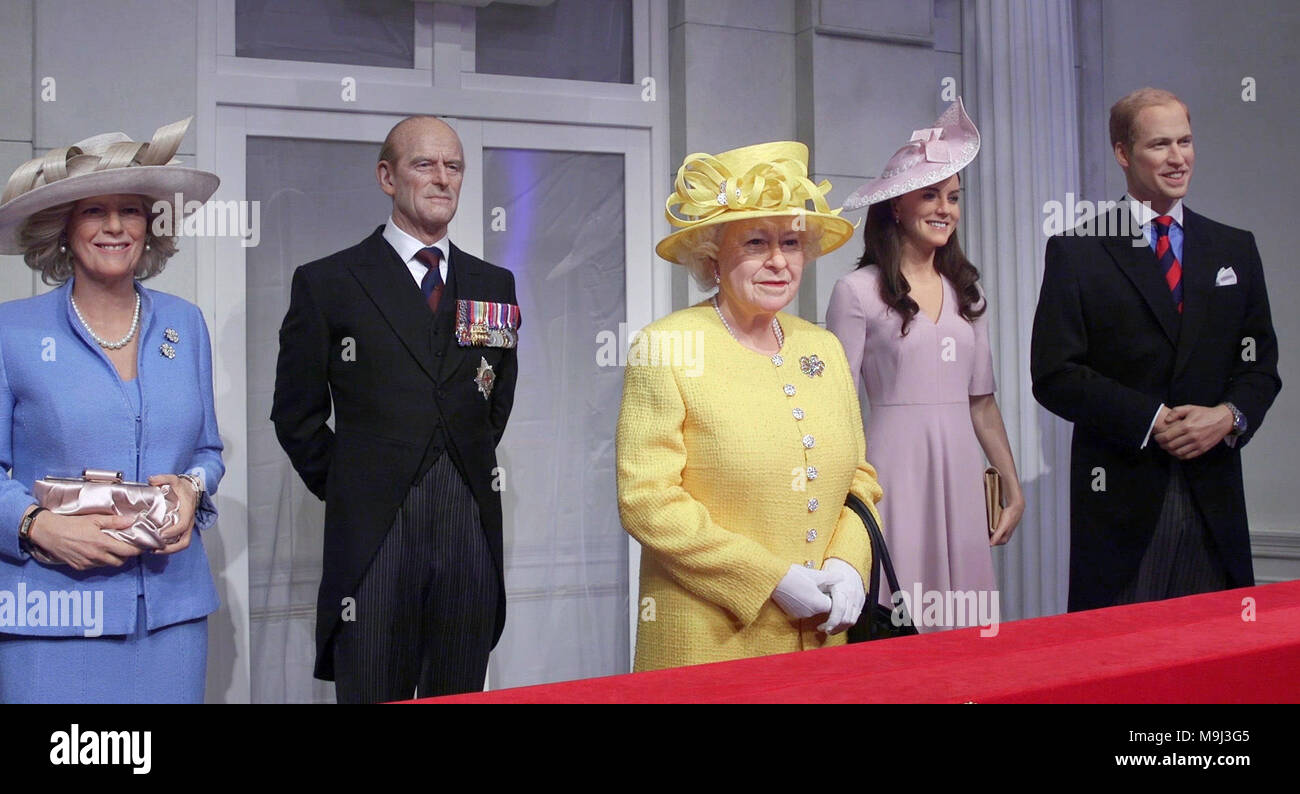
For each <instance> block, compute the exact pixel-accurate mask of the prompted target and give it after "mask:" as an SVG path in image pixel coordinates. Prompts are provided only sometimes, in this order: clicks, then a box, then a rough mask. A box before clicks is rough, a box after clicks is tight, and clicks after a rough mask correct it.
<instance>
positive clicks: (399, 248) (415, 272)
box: [384, 215, 451, 287]
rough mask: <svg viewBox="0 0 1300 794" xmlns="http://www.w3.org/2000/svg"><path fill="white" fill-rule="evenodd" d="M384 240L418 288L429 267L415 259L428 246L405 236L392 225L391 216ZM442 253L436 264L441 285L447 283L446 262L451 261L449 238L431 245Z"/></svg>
mask: <svg viewBox="0 0 1300 794" xmlns="http://www.w3.org/2000/svg"><path fill="white" fill-rule="evenodd" d="M384 239H385V240H387V241H388V244H389V245H391V246H392V247H393V250H394V251H396V252H397V255H398V257H400V258H401V260H402V261H403V262H405V263H406V269H407V270H409V271H411V278H413V279H415V286H417V287H418V286H420V283H421V282H422V281H424V274H425V273H428V272H429V267H428V266H427V265H425V264H424V263H423V262H421V261H420V260H418V259H416V258H415V255H416V254H418V253H419V252H420V251H421V249H424V248H428V247H429V246H427V245H425V244H424V243H422V242H420V241H419V240H417V239H416V238H414V237H412V236H411V235H409V234H407V233H406V232H404V231H402V230H401V229H400V228H398V226H397V224H396V223H393V216H391V215H389V216H388V223H386V224H384ZM432 247H434V248H437V249H438V250H439V251H441V252H442V259H441V260H439V262H438V273H439V274H440V275H441V276H442V283H443V284H446V283H447V262H448V260H450V259H451V238H450V237H449V236H447V235H445V234H444V235H443V236H442V239H441V240H439V241H437V242H436V243H434V244H433V246H432Z"/></svg>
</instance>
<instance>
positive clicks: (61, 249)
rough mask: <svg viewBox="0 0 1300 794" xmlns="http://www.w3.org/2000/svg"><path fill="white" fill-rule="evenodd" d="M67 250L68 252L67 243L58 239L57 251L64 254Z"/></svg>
mask: <svg viewBox="0 0 1300 794" xmlns="http://www.w3.org/2000/svg"><path fill="white" fill-rule="evenodd" d="M67 252H68V244H67V243H66V242H64V241H62V240H60V241H59V253H61V254H66V253H67Z"/></svg>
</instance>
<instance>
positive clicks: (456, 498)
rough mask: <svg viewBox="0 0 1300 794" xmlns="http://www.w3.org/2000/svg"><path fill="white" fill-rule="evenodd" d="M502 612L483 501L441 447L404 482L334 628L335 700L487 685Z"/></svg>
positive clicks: (444, 692)
mask: <svg viewBox="0 0 1300 794" xmlns="http://www.w3.org/2000/svg"><path fill="white" fill-rule="evenodd" d="M496 612H497V573H496V565H495V563H494V562H493V561H492V556H491V553H490V552H489V551H488V547H487V539H486V538H485V537H484V536H483V529H482V527H481V525H480V523H479V510H478V504H477V503H476V502H475V501H474V495H473V493H471V492H470V490H469V486H467V485H466V484H465V481H464V480H462V479H461V476H460V473H459V472H458V471H457V470H456V467H455V465H454V464H453V463H452V462H451V459H450V458H449V457H447V455H446V453H444V454H443V455H441V456H440V457H439V458H438V460H437V461H436V462H435V463H434V464H433V466H432V467H431V468H430V469H429V471H428V472H427V473H426V474H425V475H424V477H423V478H422V479H421V481H420V482H419V484H417V485H415V486H413V487H412V488H411V489H410V491H408V492H407V495H406V500H405V501H404V502H403V503H402V506H401V507H400V508H399V509H398V511H397V517H396V518H395V519H394V520H393V526H392V528H391V529H389V530H388V535H387V537H386V538H385V539H384V542H383V543H382V544H381V545H380V547H379V551H378V552H376V554H375V558H374V560H373V561H372V562H371V563H370V567H369V568H368V569H367V570H366V574H365V576H364V577H362V579H361V584H360V585H359V586H358V587H357V592H356V619H355V620H353V621H344V622H343V623H341V624H340V628H339V630H338V633H337V635H336V636H335V638H334V674H335V693H336V697H337V700H338V702H339V703H379V702H385V701H392V700H406V699H408V698H410V697H412V696H413V695H416V694H417V686H418V696H419V697H432V696H435V695H449V694H456V693H460V692H477V691H479V690H481V689H482V688H483V680H484V676H485V675H486V674H487V662H488V653H489V652H490V651H491V649H492V647H491V646H492V633H493V629H494V628H495V624H496Z"/></svg>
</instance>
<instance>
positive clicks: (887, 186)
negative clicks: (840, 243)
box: [842, 97, 980, 210]
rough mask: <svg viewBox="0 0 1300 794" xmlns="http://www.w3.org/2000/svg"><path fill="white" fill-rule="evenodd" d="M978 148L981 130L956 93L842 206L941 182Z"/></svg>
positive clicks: (965, 163) (872, 201)
mask: <svg viewBox="0 0 1300 794" xmlns="http://www.w3.org/2000/svg"><path fill="white" fill-rule="evenodd" d="M979 150H980V131H979V130H977V129H975V122H973V121H971V120H970V116H967V115H966V106H965V105H963V104H962V103H961V97H957V101H956V102H953V103H952V104H951V105H949V106H948V109H947V110H945V111H944V112H943V115H941V116H939V118H938V119H936V120H935V122H934V125H933V126H931V127H927V128H925V129H920V130H914V131H913V132H912V139H911V140H910V141H908V143H907V145H906V146H904V147H903V148H901V149H899V150H898V151H896V152H894V156H893V157H891V158H889V162H887V163H885V170H884V171H883V172H882V173H881V174H880V176H879V177H877V178H875V179H873V180H871V181H870V182H867V183H866V184H864V185H862V186H861V187H859V188H858V189H857V190H855V191H853V195H851V196H849V197H848V198H847V199H845V201H844V205H843V207H842V209H846V210H856V209H861V208H863V207H866V206H868V205H870V204H875V203H877V202H880V201H885V200H886V199H891V198H894V197H895V196H901V195H903V194H904V193H910V192H911V191H913V190H917V189H919V188H923V187H926V186H928V185H934V184H938V183H939V182H942V181H944V180H945V179H947V178H948V177H950V176H952V175H953V174H955V173H957V172H958V171H960V170H962V169H963V168H965V167H966V166H968V165H970V163H971V161H972V160H974V159H975V155H976V154H978V153H979Z"/></svg>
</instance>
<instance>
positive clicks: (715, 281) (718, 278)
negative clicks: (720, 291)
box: [713, 273, 722, 284]
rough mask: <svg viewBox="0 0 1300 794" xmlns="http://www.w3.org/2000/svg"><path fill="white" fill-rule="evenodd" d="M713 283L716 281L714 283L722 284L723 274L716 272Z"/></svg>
mask: <svg viewBox="0 0 1300 794" xmlns="http://www.w3.org/2000/svg"><path fill="white" fill-rule="evenodd" d="M713 283H714V284H721V283H722V276H720V275H718V274H717V273H714V274H713Z"/></svg>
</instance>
